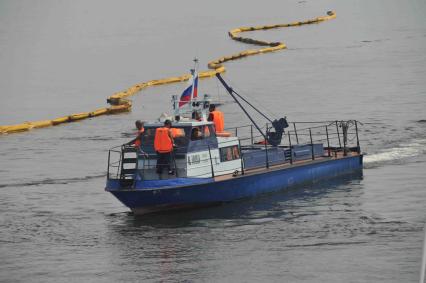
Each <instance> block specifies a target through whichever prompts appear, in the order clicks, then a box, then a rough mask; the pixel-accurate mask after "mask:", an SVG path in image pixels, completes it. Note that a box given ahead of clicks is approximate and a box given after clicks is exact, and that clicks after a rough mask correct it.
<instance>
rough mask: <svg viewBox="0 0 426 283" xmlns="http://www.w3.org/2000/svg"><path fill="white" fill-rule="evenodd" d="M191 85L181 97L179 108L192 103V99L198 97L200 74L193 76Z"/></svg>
mask: <svg viewBox="0 0 426 283" xmlns="http://www.w3.org/2000/svg"><path fill="white" fill-rule="evenodd" d="M191 80H192V82H191V85H190V86H188V87H187V88H186V89H185V90H184V91H183V92H182V95H181V96H180V100H179V107H182V106H183V105H185V104H187V103H188V102H189V101H191V98H195V97H197V94H198V74H195V75H193V77H192V79H191Z"/></svg>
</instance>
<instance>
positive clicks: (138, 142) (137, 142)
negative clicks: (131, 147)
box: [135, 128, 145, 147]
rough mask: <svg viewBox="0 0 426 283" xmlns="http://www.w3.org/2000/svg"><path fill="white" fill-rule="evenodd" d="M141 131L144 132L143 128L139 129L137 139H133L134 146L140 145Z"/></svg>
mask: <svg viewBox="0 0 426 283" xmlns="http://www.w3.org/2000/svg"><path fill="white" fill-rule="evenodd" d="M143 132H145V129H144V128H142V129H140V130H139V132H138V139H137V140H135V146H136V147H139V146H141V135H142V134H143Z"/></svg>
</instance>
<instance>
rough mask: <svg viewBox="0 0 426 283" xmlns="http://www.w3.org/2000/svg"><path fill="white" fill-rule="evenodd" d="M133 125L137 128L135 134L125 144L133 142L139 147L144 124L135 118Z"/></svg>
mask: <svg viewBox="0 0 426 283" xmlns="http://www.w3.org/2000/svg"><path fill="white" fill-rule="evenodd" d="M135 126H136V129H138V133H137V136H136V138H134V139H133V140H131V141H129V142H128V143H127V145H132V144H134V145H135V147H136V148H139V147H140V146H141V138H142V134H143V133H144V132H145V128H144V127H143V126H144V122H142V121H141V120H137V121H136V122H135Z"/></svg>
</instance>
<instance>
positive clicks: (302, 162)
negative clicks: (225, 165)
mask: <svg viewBox="0 0 426 283" xmlns="http://www.w3.org/2000/svg"><path fill="white" fill-rule="evenodd" d="M359 155H361V154H359V153H358V152H347V155H346V156H344V154H343V152H335V154H334V155H332V156H320V157H315V160H312V159H304V160H297V161H294V162H293V164H290V163H289V162H286V163H282V164H276V165H270V166H269V168H266V167H264V166H262V167H258V168H251V169H246V170H244V175H254V174H258V173H263V172H266V171H275V170H281V169H285V168H292V167H296V166H302V165H306V164H313V163H318V162H323V161H326V160H336V159H342V158H345V157H351V156H359ZM238 176H242V175H241V173H239V174H238V175H237V176H235V175H234V174H226V175H221V176H216V177H214V180H215V181H225V180H229V179H232V178H235V177H238Z"/></svg>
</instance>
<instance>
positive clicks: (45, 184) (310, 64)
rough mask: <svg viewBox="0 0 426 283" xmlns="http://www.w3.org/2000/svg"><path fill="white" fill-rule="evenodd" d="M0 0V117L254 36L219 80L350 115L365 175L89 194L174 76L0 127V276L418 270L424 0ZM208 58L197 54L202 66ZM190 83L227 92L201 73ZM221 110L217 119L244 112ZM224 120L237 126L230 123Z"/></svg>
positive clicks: (25, 113)
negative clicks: (146, 210) (78, 116)
mask: <svg viewBox="0 0 426 283" xmlns="http://www.w3.org/2000/svg"><path fill="white" fill-rule="evenodd" d="M245 5H247V1H232V3H228V2H226V1H214V2H205V3H203V4H202V5H200V3H199V2H196V1H190V2H188V3H185V4H182V3H179V2H176V3H168V2H166V1H157V2H155V3H154V2H153V3H151V2H141V1H132V2H125V3H121V2H105V1H90V2H87V1H72V2H69V1H44V2H33V1H18V2H16V1H2V2H0V49H1V50H2V52H0V85H1V104H0V113H1V115H0V124H8V123H20V122H23V121H26V120H41V119H48V118H55V117H58V116H62V115H66V114H71V113H75V112H81V111H90V110H92V109H95V108H98V107H102V106H106V104H105V99H106V97H107V96H109V95H111V94H112V93H114V92H116V91H120V90H122V89H125V88H127V87H129V86H131V85H133V84H135V83H138V82H142V81H148V80H151V79H157V78H164V77H168V76H174V75H180V74H183V73H186V72H187V70H188V69H189V68H190V67H191V66H192V61H191V60H192V58H193V57H194V56H197V57H198V58H200V60H201V66H205V65H206V62H207V61H209V60H211V59H214V58H217V57H220V56H223V55H228V54H232V53H234V52H239V51H241V50H244V49H248V48H252V47H251V46H247V45H245V44H242V43H237V42H233V41H231V40H230V39H229V38H228V37H227V34H226V32H227V31H228V30H229V29H232V28H235V27H239V26H245V25H260V24H273V23H286V22H291V21H295V20H304V19H308V18H312V17H316V16H320V15H323V14H325V12H326V11H327V10H331V9H333V10H336V12H337V19H335V20H332V21H328V22H325V23H321V24H318V25H312V26H303V27H298V28H292V29H281V30H274V31H267V32H256V33H252V34H251V36H253V37H255V38H259V39H265V40H271V41H277V40H278V41H284V42H285V43H286V44H287V45H288V50H284V51H281V52H276V53H274V54H267V55H261V56H256V57H251V58H247V59H243V60H239V61H235V62H232V63H228V64H226V67H227V73H226V75H225V76H226V78H227V79H228V80H229V81H230V82H231V83H232V85H233V86H235V88H236V89H237V90H239V91H240V92H241V93H243V94H244V95H246V96H247V97H249V98H251V99H255V100H256V101H259V102H260V104H261V106H262V109H267V112H268V113H275V114H277V115H278V114H280V115H287V117H288V118H289V119H290V120H292V121H300V120H324V119H353V118H356V119H359V120H361V121H362V122H364V126H363V127H362V128H361V131H362V134H361V139H362V140H361V145H362V149H363V151H365V152H367V153H368V155H367V156H365V169H364V174H363V176H352V177H351V178H344V179H339V180H334V181H330V182H325V183H322V184H317V185H314V186H307V187H302V188H299V189H295V190H291V191H289V192H281V193H277V194H273V195H267V196H263V197H261V198H257V199H251V200H245V201H239V202H235V203H230V204H225V205H222V206H216V207H209V208H204V209H198V210H193V211H186V212H181V213H174V214H165V215H156V216H149V217H142V218H141V217H134V216H132V215H129V214H128V213H127V212H128V210H127V208H125V207H124V206H123V205H121V204H120V203H119V202H118V201H117V200H116V199H115V198H113V197H112V196H111V195H109V194H107V193H106V192H104V191H103V188H104V185H105V177H104V176H105V171H106V159H107V149H108V148H110V147H113V146H116V145H119V144H122V143H124V142H125V141H127V140H129V135H131V134H132V133H133V131H134V129H133V122H134V120H136V119H144V120H150V119H154V118H157V117H158V115H159V113H161V112H164V111H166V110H167V109H168V105H167V103H168V101H169V100H170V95H171V94H175V93H179V92H180V91H181V90H182V89H183V88H184V87H185V84H180V85H170V86H164V87H157V88H151V89H147V90H145V91H143V92H142V93H140V94H139V95H137V96H136V97H134V99H133V100H134V107H133V111H132V112H131V113H129V114H123V115H115V116H104V117H99V118H96V119H91V120H86V121H83V122H77V123H72V124H67V125H61V126H57V127H53V128H46V129H40V130H34V131H31V132H27V133H21V134H14V135H9V136H2V137H0V153H1V159H0V191H1V197H0V254H1V257H0V281H4V282H10V281H13V282H28V281H35V282H69V281H90V282H98V281H99V282H115V281H130V282H132V281H145V282H182V281H183V282H200V281H201V282H258V281H265V282H283V281H284V282H321V281H323V282H418V280H419V277H420V276H419V272H420V262H421V253H422V245H423V243H422V241H423V238H424V234H423V226H424V223H425V221H426V206H425V201H426V189H425V186H424V184H425V183H426V175H425V174H424V173H425V163H426V154H425V153H426V152H425V151H426V150H425V146H426V122H425V121H426V116H425V111H424V109H425V107H426V91H425V90H426V81H425V80H424V78H425V77H426V76H425V75H426V67H425V66H426V52H425V51H426V20H425V17H424V13H425V11H426V4H425V2H424V1H420V0H419V1H408V2H407V1H396V0H395V1H374V2H371V1H345V2H341V1H339V2H337V1H336V2H335V1H325V0H324V1H281V2H280V3H277V2H274V1H266V2H265V1H263V2H257V3H252V4H250V5H249V6H248V7H247V6H245ZM203 69H204V68H203ZM200 90H201V92H206V93H210V94H212V95H215V96H220V98H221V99H229V98H228V97H226V94H225V92H224V91H223V89H222V88H221V87H220V86H219V85H218V82H216V81H215V80H213V79H212V80H204V81H202V82H200ZM235 107H236V106H235V105H234V104H229V105H226V106H224V107H223V110H224V112H225V114H226V118H227V120H226V121H227V123H228V125H233V124H235V123H237V121H238V123H239V122H241V121H243V120H244V119H245V118H244V116H243V114H242V113H241V112H240V111H237V110H236V108H235ZM233 121H235V122H233Z"/></svg>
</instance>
